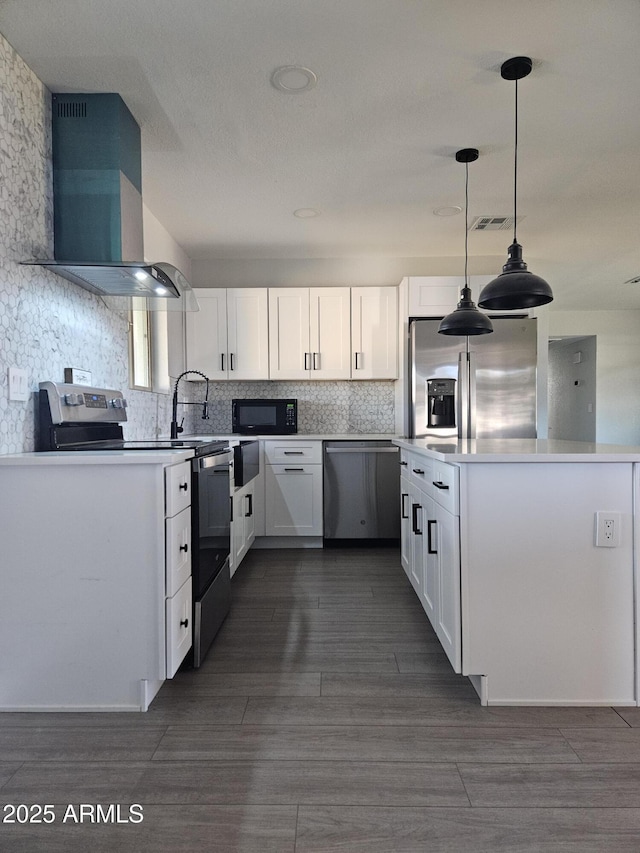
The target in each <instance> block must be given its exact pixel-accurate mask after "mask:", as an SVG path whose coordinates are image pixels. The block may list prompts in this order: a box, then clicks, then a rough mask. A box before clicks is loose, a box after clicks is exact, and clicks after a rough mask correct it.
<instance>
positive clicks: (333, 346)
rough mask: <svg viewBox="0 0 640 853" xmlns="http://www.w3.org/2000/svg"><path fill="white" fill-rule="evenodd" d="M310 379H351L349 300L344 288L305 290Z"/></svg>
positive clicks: (347, 292) (347, 289)
mask: <svg viewBox="0 0 640 853" xmlns="http://www.w3.org/2000/svg"><path fill="white" fill-rule="evenodd" d="M309 329H310V332H309V335H310V336H309V347H310V351H311V374H310V376H309V378H310V379H350V378H351V296H350V290H349V288H348V287H312V288H311V289H310V290H309Z"/></svg>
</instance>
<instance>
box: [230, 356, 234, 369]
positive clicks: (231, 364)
mask: <svg viewBox="0 0 640 853" xmlns="http://www.w3.org/2000/svg"><path fill="white" fill-rule="evenodd" d="M229 370H234V366H233V353H232V352H230V353H229Z"/></svg>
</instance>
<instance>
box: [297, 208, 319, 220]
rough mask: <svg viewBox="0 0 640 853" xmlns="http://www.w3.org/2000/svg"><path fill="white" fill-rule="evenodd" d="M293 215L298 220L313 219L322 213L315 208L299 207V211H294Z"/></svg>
mask: <svg viewBox="0 0 640 853" xmlns="http://www.w3.org/2000/svg"><path fill="white" fill-rule="evenodd" d="M293 215H294V216H297V217H298V219H313V217H314V216H320V211H319V210H316V209H315V207H299V208H298V210H294V211H293Z"/></svg>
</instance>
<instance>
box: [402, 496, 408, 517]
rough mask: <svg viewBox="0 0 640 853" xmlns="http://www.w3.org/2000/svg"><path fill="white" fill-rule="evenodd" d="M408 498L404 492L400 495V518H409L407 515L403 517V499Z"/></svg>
mask: <svg viewBox="0 0 640 853" xmlns="http://www.w3.org/2000/svg"><path fill="white" fill-rule="evenodd" d="M408 497H409V495H406V494H404V492H403V493H402V494H401V495H400V499H401V501H402V503H401V509H400V515H401V516H402V518H409V516H408V515H405V514H404V509H405V507H404V499H405V498H408Z"/></svg>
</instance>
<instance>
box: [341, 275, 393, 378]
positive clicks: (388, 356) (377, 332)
mask: <svg viewBox="0 0 640 853" xmlns="http://www.w3.org/2000/svg"><path fill="white" fill-rule="evenodd" d="M351 338H352V348H353V361H352V368H353V369H352V372H351V376H352V378H353V379H397V378H398V288H397V287H352V288H351Z"/></svg>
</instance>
